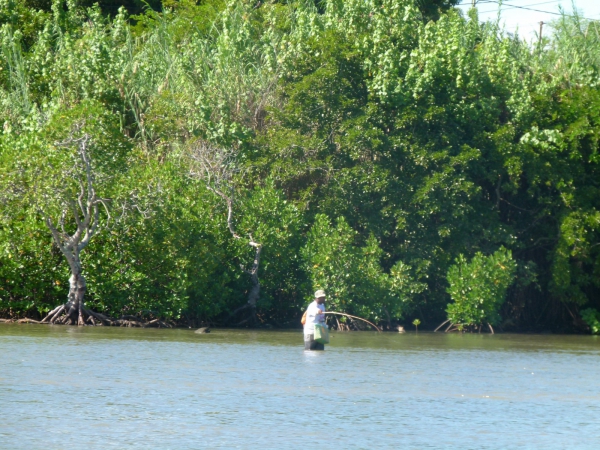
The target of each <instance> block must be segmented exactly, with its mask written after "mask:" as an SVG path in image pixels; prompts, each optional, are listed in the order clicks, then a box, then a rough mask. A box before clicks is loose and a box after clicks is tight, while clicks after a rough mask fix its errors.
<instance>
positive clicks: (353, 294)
mask: <svg viewBox="0 0 600 450" xmlns="http://www.w3.org/2000/svg"><path fill="white" fill-rule="evenodd" d="M355 239H356V232H354V231H353V230H352V229H351V228H350V227H349V226H348V224H347V223H346V221H345V220H344V219H343V218H340V219H338V221H337V226H336V227H332V226H331V223H330V222H329V219H328V218H327V216H325V215H318V216H317V217H316V218H315V223H314V225H313V227H312V228H311V230H310V232H309V234H308V242H307V244H306V246H305V247H304V249H303V250H302V256H303V259H304V261H305V267H306V270H307V272H308V273H310V278H311V282H312V288H313V290H316V289H324V290H325V292H327V296H328V307H329V308H330V309H332V310H335V311H345V312H350V313H353V314H357V315H360V316H361V317H368V318H370V319H372V320H390V318H400V317H402V316H403V315H404V314H405V313H406V312H407V311H410V308H411V306H412V305H411V302H412V300H413V298H414V296H415V295H416V294H418V293H420V292H422V291H423V289H424V285H423V284H422V283H418V282H416V281H415V280H414V279H413V278H412V277H411V274H410V267H409V266H406V265H405V264H404V263H402V262H401V261H399V262H398V263H396V264H395V265H394V267H393V268H392V269H391V271H390V273H389V274H388V273H385V272H384V271H383V270H382V268H381V265H380V260H381V257H382V253H383V252H382V250H381V249H380V248H379V246H378V244H377V241H376V239H375V238H374V237H373V236H370V237H369V238H368V239H367V242H366V244H365V246H364V247H359V246H358V245H356V243H355ZM307 300H308V296H307Z"/></svg>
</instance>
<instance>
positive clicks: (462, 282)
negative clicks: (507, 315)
mask: <svg viewBox="0 0 600 450" xmlns="http://www.w3.org/2000/svg"><path fill="white" fill-rule="evenodd" d="M516 268H517V265H516V263H515V261H514V260H513V259H512V254H511V252H510V250H507V249H505V248H503V247H501V248H500V249H499V250H498V251H496V252H495V253H493V254H491V255H489V256H485V255H483V254H482V253H477V254H475V256H473V258H472V259H471V261H470V262H469V261H467V260H466V258H465V257H464V256H463V255H459V256H458V258H457V259H456V264H454V265H452V266H450V269H449V270H448V283H449V284H450V286H449V288H448V294H450V296H451V297H452V299H453V300H454V303H450V304H449V305H448V308H447V309H446V311H447V312H448V319H450V321H451V322H452V323H455V324H460V325H462V326H471V325H480V324H483V323H491V324H493V325H495V324H497V323H498V322H499V321H500V315H499V314H498V311H499V309H500V307H501V306H502V304H503V303H504V300H505V298H506V290H507V289H508V287H509V286H510V285H511V284H512V282H513V280H514V276H515V271H516Z"/></svg>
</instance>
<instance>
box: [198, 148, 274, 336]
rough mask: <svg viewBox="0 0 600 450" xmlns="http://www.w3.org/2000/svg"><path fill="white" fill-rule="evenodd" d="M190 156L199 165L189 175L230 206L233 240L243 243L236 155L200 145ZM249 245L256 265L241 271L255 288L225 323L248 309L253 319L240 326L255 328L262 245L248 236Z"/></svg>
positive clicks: (229, 214)
mask: <svg viewBox="0 0 600 450" xmlns="http://www.w3.org/2000/svg"><path fill="white" fill-rule="evenodd" d="M190 156H191V160H192V161H195V163H197V164H198V166H196V167H193V168H192V170H191V172H190V174H191V175H192V176H193V177H195V178H200V179H203V180H204V181H205V182H206V187H207V188H208V189H209V190H211V191H212V192H213V193H215V194H216V195H218V196H219V197H221V198H222V199H223V200H224V201H225V203H226V204H227V228H228V229H229V232H230V233H231V236H232V237H233V238H234V239H242V240H244V238H243V237H242V236H240V235H239V234H238V233H237V232H236V230H235V226H234V224H233V203H234V192H235V189H234V186H233V182H232V180H233V176H234V173H235V172H236V170H237V169H236V155H235V152H234V151H232V150H227V149H223V148H219V147H215V146H212V145H210V144H207V143H206V142H201V143H200V144H199V145H196V146H195V147H193V148H192V149H191V154H190ZM247 242H248V245H249V246H250V247H252V248H254V251H255V253H254V262H253V263H252V268H251V269H246V268H245V267H244V265H243V264H242V265H240V268H241V269H242V270H243V271H244V272H246V273H247V274H248V275H250V280H251V282H252V287H251V288H250V292H248V301H247V302H246V304H245V305H243V306H240V307H239V308H237V309H236V310H235V311H233V312H232V313H231V314H230V315H229V317H228V318H227V319H226V320H225V323H227V322H229V321H230V320H231V319H232V318H233V317H234V316H235V315H236V314H238V313H239V312H241V311H244V310H247V309H250V310H251V313H250V317H247V318H246V319H244V320H242V321H241V322H239V323H238V325H241V324H243V323H247V322H251V323H252V324H254V322H255V321H256V304H257V302H258V300H259V299H260V280H259V278H258V268H259V266H260V254H261V251H262V244H260V243H258V242H255V241H254V238H253V237H252V235H251V234H249V235H248V241H247Z"/></svg>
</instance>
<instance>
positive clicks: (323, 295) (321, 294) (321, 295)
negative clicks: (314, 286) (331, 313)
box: [315, 289, 325, 298]
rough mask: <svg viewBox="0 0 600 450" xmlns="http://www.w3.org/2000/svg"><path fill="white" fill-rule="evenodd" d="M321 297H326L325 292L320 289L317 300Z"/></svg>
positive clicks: (316, 294)
mask: <svg viewBox="0 0 600 450" xmlns="http://www.w3.org/2000/svg"><path fill="white" fill-rule="evenodd" d="M321 297H325V291H324V290H323V289H319V290H318V291H317V292H315V298H321Z"/></svg>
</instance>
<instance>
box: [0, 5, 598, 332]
mask: <svg viewBox="0 0 600 450" xmlns="http://www.w3.org/2000/svg"><path fill="white" fill-rule="evenodd" d="M455 3H456V2H455V1H429V2H428V1H414V2H413V1H412V0H366V1H365V0H343V1H342V0H329V1H319V2H313V1H309V0H305V1H300V0H299V1H265V2H256V1H232V2H225V1H219V0H206V1H200V2H195V1H192V0H181V1H175V0H172V1H169V2H164V3H163V6H162V7H161V6H160V5H158V4H156V5H155V4H150V5H149V7H148V9H146V10H145V12H143V13H142V9H141V7H140V5H139V4H138V3H136V2H129V3H127V2H114V1H111V2H109V1H104V2H101V3H100V6H98V5H96V6H90V4H91V2H83V1H82V2H78V1H77V0H66V1H63V0H53V1H50V0H48V1H45V0H0V24H1V28H0V123H1V125H2V130H1V135H0V184H1V186H0V313H1V314H2V315H3V316H4V317H9V316H10V317H16V316H24V315H28V316H30V317H33V316H37V317H42V316H43V315H45V314H46V313H47V312H48V311H50V310H52V309H53V308H54V307H56V306H57V305H59V304H61V303H62V302H63V301H65V299H66V298H67V293H68V292H69V284H68V282H67V280H68V279H69V276H70V274H71V273H72V271H70V269H69V264H67V261H66V259H65V257H64V251H63V249H62V248H59V247H58V246H57V245H56V242H57V241H56V239H55V240H53V235H52V234H51V232H50V229H49V226H50V225H48V224H53V225H54V226H55V227H56V228H57V230H58V229H59V228H58V227H59V225H60V226H63V227H64V235H65V236H68V235H71V234H73V233H76V230H77V229H78V226H79V227H81V226H82V225H81V223H79V222H80V219H79V216H78V213H77V211H82V210H78V209H77V207H78V206H77V205H78V203H77V202H78V201H79V205H81V201H80V200H81V198H83V197H81V196H80V192H83V189H84V184H85V183H84V184H81V180H84V181H85V178H82V175H81V174H85V167H84V165H82V163H81V161H82V159H81V158H82V156H81V155H82V154H83V153H82V152H81V151H80V150H81V145H80V144H81V142H84V141H82V139H84V137H85V139H89V147H86V148H87V149H88V151H89V155H90V156H89V157H90V158H91V167H92V170H93V177H92V178H90V180H93V183H94V187H95V190H96V192H98V195H99V196H100V197H102V199H103V200H102V202H101V203H98V204H99V205H100V204H101V207H100V208H99V209H98V213H97V214H98V215H97V217H96V219H95V220H96V222H95V223H98V224H100V226H99V228H98V230H99V232H98V234H96V235H95V236H94V237H93V239H91V240H90V242H89V245H87V247H86V248H85V249H84V250H82V252H81V267H82V270H83V274H85V278H86V280H87V291H86V297H85V298H86V304H87V306H88V307H89V308H90V309H92V310H95V311H99V312H102V313H104V314H106V315H109V316H113V317H118V316H121V315H129V316H136V317H146V318H152V317H156V318H162V319H168V320H174V321H179V322H180V323H185V324H187V323H189V324H193V325H197V324H199V323H206V322H211V323H220V324H230V325H234V324H236V323H240V322H242V323H246V324H251V323H253V322H254V324H264V325H267V324H268V325H270V326H297V324H298V320H299V316H300V315H301V312H302V309H303V308H304V306H305V305H306V303H307V302H308V301H309V300H310V298H311V293H312V292H313V291H314V290H315V289H317V288H323V289H325V290H326V291H327V292H328V294H329V300H328V301H329V305H328V307H329V308H330V309H333V310H338V311H344V312H347V313H350V314H357V315H360V316H363V317H366V318H368V319H370V320H374V321H377V322H379V323H380V324H382V325H385V326H389V327H392V326H394V325H396V324H398V323H402V324H406V323H408V321H412V320H413V319H415V318H420V319H421V320H422V323H424V324H425V325H426V326H429V327H430V328H431V327H433V326H436V325H438V324H439V323H440V322H442V321H443V320H445V319H446V318H450V319H452V321H453V322H455V323H457V322H460V324H461V325H464V326H477V325H479V324H485V323H486V322H489V323H492V324H493V325H498V326H500V327H501V329H504V330H546V329H550V330H556V331H576V330H581V331H583V330H590V331H593V332H599V330H600V327H599V326H598V321H599V320H600V313H598V310H599V309H600V295H599V294H600V170H599V164H600V155H599V153H598V147H599V137H600V135H599V131H600V128H599V127H600V45H599V44H600V37H599V36H600V29H599V28H598V26H597V24H596V23H588V22H585V21H582V20H580V19H578V18H576V17H575V18H571V17H564V18H562V19H561V20H558V21H557V22H556V23H554V25H553V34H552V35H550V36H549V37H545V38H544V40H543V41H542V42H540V43H538V44H537V45H535V46H534V47H532V46H531V44H528V43H526V42H524V41H523V40H521V39H519V37H518V36H512V35H509V34H506V33H504V32H503V30H502V29H499V28H498V26H497V25H496V24H493V23H480V22H479V21H478V18H477V13H476V10H472V11H471V12H470V13H469V17H464V16H462V15H461V14H460V12H458V11H456V10H454V9H452V8H451V6H452V5H453V4H455ZM113 4H114V5H125V6H126V7H127V8H129V13H134V14H137V15H135V16H130V15H129V13H128V9H127V8H121V9H119V10H115V9H114V8H111V5H113ZM136 5H137V6H136ZM150 7H153V8H154V9H151V8H150ZM136 8H137V9H136ZM85 142H88V141H87V140H86V141H85ZM78 145H79V147H78ZM78 149H79V150H78ZM78 198H79V199H80V200H78ZM84 209H85V208H84ZM74 211H75V212H74ZM109 215H110V217H109ZM228 217H229V220H228ZM109 219H110V220H109ZM61 251H63V253H61ZM259 257H260V258H259ZM240 266H242V268H243V269H244V270H241V269H240ZM255 266H256V268H257V269H258V271H257V272H256V274H257V275H258V279H259V280H260V295H259V297H258V301H257V302H256V305H255V307H254V305H252V308H251V309H252V310H253V316H252V317H253V318H252V320H251V321H248V319H247V318H246V319H245V314H246V313H247V312H248V311H247V310H244V305H246V304H247V302H250V296H249V293H250V291H252V290H253V289H254V291H253V292H254V293H256V289H255V288H256V285H255V284H253V281H252V276H251V275H252V274H251V272H252V270H250V268H251V267H255ZM499 267H500V268H501V269H502V270H501V269H499ZM504 269H506V270H504ZM480 294H481V295H480ZM237 311H241V312H237ZM234 312H235V314H233V313H234ZM447 314H449V315H448V316H447Z"/></svg>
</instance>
